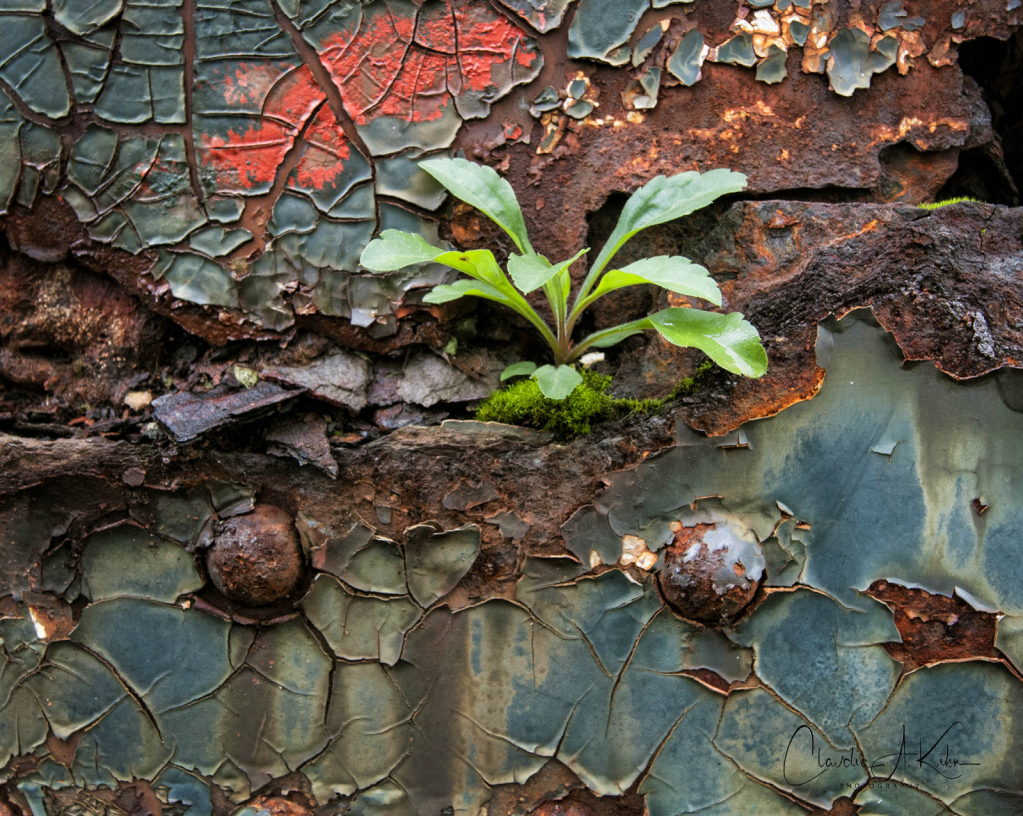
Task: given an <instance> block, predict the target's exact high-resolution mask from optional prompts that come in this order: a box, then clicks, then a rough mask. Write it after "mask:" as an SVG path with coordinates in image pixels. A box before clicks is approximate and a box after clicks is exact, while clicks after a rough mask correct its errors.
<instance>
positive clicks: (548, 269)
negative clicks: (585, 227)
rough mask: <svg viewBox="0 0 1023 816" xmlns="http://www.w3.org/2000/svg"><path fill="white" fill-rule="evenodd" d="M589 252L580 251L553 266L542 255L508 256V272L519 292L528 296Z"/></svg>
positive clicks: (587, 249) (586, 250)
mask: <svg viewBox="0 0 1023 816" xmlns="http://www.w3.org/2000/svg"><path fill="white" fill-rule="evenodd" d="M589 251H590V250H589V248H586V249H584V250H581V251H580V252H577V253H576V254H575V255H574V256H573V257H571V258H569V259H568V260H567V261H561V263H556V264H554V265H553V266H552V265H551V262H550V261H548V260H547V259H546V258H545V257H544V256H543V255H509V256H508V272H509V274H510V275H511V279H512V282H513V283H514V284H515V285H516V286H517V287H518V288H519V291H520V292H522V293H523V294H525V295H528V294H529V293H530V292H532V291H535V290H536V289H539V288H540V287H541V286H543V285H544V284H545V283H547V282H548V281H550V280H552V279H554V278H556V277H558V275H560V274H561V273H562V272H567V271H568V268H569V267H570V266H571V265H572V264H574V263H575V262H576V261H578V260H579V259H580V258H581V257H582V256H583V255H585V254H586V253H587V252H589Z"/></svg>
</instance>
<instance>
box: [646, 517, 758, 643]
mask: <svg viewBox="0 0 1023 816" xmlns="http://www.w3.org/2000/svg"><path fill="white" fill-rule="evenodd" d="M765 566H766V562H765V560H764V553H763V550H762V549H761V548H760V542H759V541H758V540H757V537H756V536H755V535H754V534H753V533H752V532H750V531H749V530H747V529H745V528H744V527H742V526H741V525H739V524H737V523H735V522H732V521H728V522H718V523H717V524H697V525H695V526H693V527H681V526H680V527H679V528H678V530H677V531H676V533H675V540H674V542H673V543H671V544H669V545H668V546H667V547H666V548H665V551H664V565H663V566H662V567H661V572H660V575H659V579H660V584H661V592H662V593H663V594H664V599H665V600H666V601H667V602H668V603H669V604H670V605H671V606H672V607H673V608H674V609H675V610H676V611H677V612H678V613H679V614H680V615H682V616H683V617H684V618H688V619H689V620H694V621H698V622H700V623H705V624H708V625H710V626H727V625H728V624H730V623H732V622H733V621H735V620H736V618H738V617H739V615H741V614H742V612H743V610H744V609H745V608H746V607H747V606H749V604H750V602H751V601H752V600H753V596H754V595H755V594H756V591H757V587H758V586H759V585H760V581H761V580H762V578H763V576H764V568H765Z"/></svg>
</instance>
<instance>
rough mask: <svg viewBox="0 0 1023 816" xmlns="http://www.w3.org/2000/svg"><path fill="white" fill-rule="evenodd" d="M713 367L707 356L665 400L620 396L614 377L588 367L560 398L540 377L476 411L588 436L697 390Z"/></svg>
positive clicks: (562, 436)
mask: <svg viewBox="0 0 1023 816" xmlns="http://www.w3.org/2000/svg"><path fill="white" fill-rule="evenodd" d="M712 368H713V363H711V362H710V361H709V360H707V361H706V362H704V363H703V364H701V365H700V366H699V367H698V368H697V369H696V371H695V372H694V373H693V376H691V377H686V378H685V379H684V380H682V381H681V382H679V383H678V384H677V385H676V386H675V388H674V389H672V392H671V394H670V395H669V396H668V397H666V398H665V399H643V400H641V399H617V398H615V397H612V396H610V395H609V394H608V393H607V389H608V387H609V386H610V385H611V378H610V377H609V376H607V375H605V374H597V373H596V372H594V371H583V372H582V375H583V381H582V384H581V385H579V386H577V387H576V389H575V390H574V391H573V392H572V393H571V394H569V395H568V398H567V399H564V400H561V401H557V400H552V399H548V398H547V397H545V396H544V395H543V394H542V393H540V386H538V385H537V384H536V381H535V380H531V379H526V380H521V381H520V382H517V383H513V384H512V385H510V386H508V387H507V388H502V389H501V390H500V391H495V392H494V393H493V394H491V395H490V396H489V397H487V399H486V400H484V401H483V403H482V404H481V405H480V407H479V408H478V409H477V411H476V419H477V420H479V421H480V422H504V423H506V424H508V425H524V426H526V427H529V428H537V429H539V430H541V431H546V432H547V433H551V434H553V435H554V437H555V438H556V439H558V440H559V441H562V442H564V441H566V440H569V439H572V438H574V437H577V436H582V435H584V434H588V433H589V432H590V429H591V426H592V425H594V424H596V423H598V422H607V421H608V420H612V419H620V418H622V417H625V416H628V415H630V414H648V413H651V412H652V411H659V410H660V409H661V408H663V407H664V405H665V404H667V403H668V402H669V401H671V400H673V399H676V398H678V397H683V396H687V395H689V394H691V393H693V392H694V391H695V390H697V389H698V388H699V387H700V385H701V384H702V382H703V380H704V379H705V378H706V375H707V373H708V372H709V371H710V370H711V369H712Z"/></svg>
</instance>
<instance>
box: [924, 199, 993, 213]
mask: <svg viewBox="0 0 1023 816" xmlns="http://www.w3.org/2000/svg"><path fill="white" fill-rule="evenodd" d="M966 202H969V203H972V204H983V203H984V202H982V201H977V199H975V198H970V197H969V196H956V197H955V198H946V199H945V200H944V201H932V202H930V203H928V204H917V206H918V207H920V209H922V210H936V209H938V208H939V207H947V206H948V205H949V204H962V203H966Z"/></svg>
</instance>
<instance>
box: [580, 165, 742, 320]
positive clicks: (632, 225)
mask: <svg viewBox="0 0 1023 816" xmlns="http://www.w3.org/2000/svg"><path fill="white" fill-rule="evenodd" d="M745 186H746V176H744V175H743V174H742V173H736V172H733V171H731V170H725V169H724V168H719V169H717V170H711V171H709V172H707V173H698V172H697V171H695V170H690V171H689V172H686V173H679V174H678V175H676V176H657V177H656V178H654V179H652V180H651V181H649V182H647V183H646V184H644V185H643V186H642V187H640V188H639V189H638V190H637V191H636V192H635V193H633V194H632V196H631V197H630V198H629V200H628V201H627V202H626V203H625V208H624V209H623V210H622V214H621V217H620V218H619V219H618V224H617V225H616V226H615V228H614V232H612V233H611V237H610V238H608V239H607V243H606V244H604V248H603V249H602V250H601V251H600V255H598V256H597V260H596V261H595V262H594V264H593V266H592V267H591V269H590V274H589V275H588V276H587V279H586V282H585V283H584V284H583V288H582V290H581V291H580V295H579V296H580V300H581V299H582V298H584V297H585V296H586V295H587V294H589V291H590V287H592V285H593V283H594V281H595V278H596V276H597V275H599V274H600V272H601V271H602V270H603V269H604V267H605V266H606V265H607V262H608V261H610V260H611V258H612V257H614V255H615V253H617V252H618V250H619V249H621V248H622V245H623V244H624V243H625V242H626V241H628V240H629V239H630V238H631V237H632V236H633V235H635V234H636V233H637V232H639V231H640V230H644V229H646V228H647V227H652V226H655V225H656V224H663V223H664V222H665V221H671V220H673V219H675V218H679V217H681V216H683V215H688V214H689V213H691V212H695V211H696V210H698V209H700V208H701V207H706V206H707V205H708V204H710V203H711V202H712V201H714V200H715V199H716V198H718V197H720V196H723V195H725V194H726V193H737V192H739V191H740V190H742V189H743V188H744V187H745Z"/></svg>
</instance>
